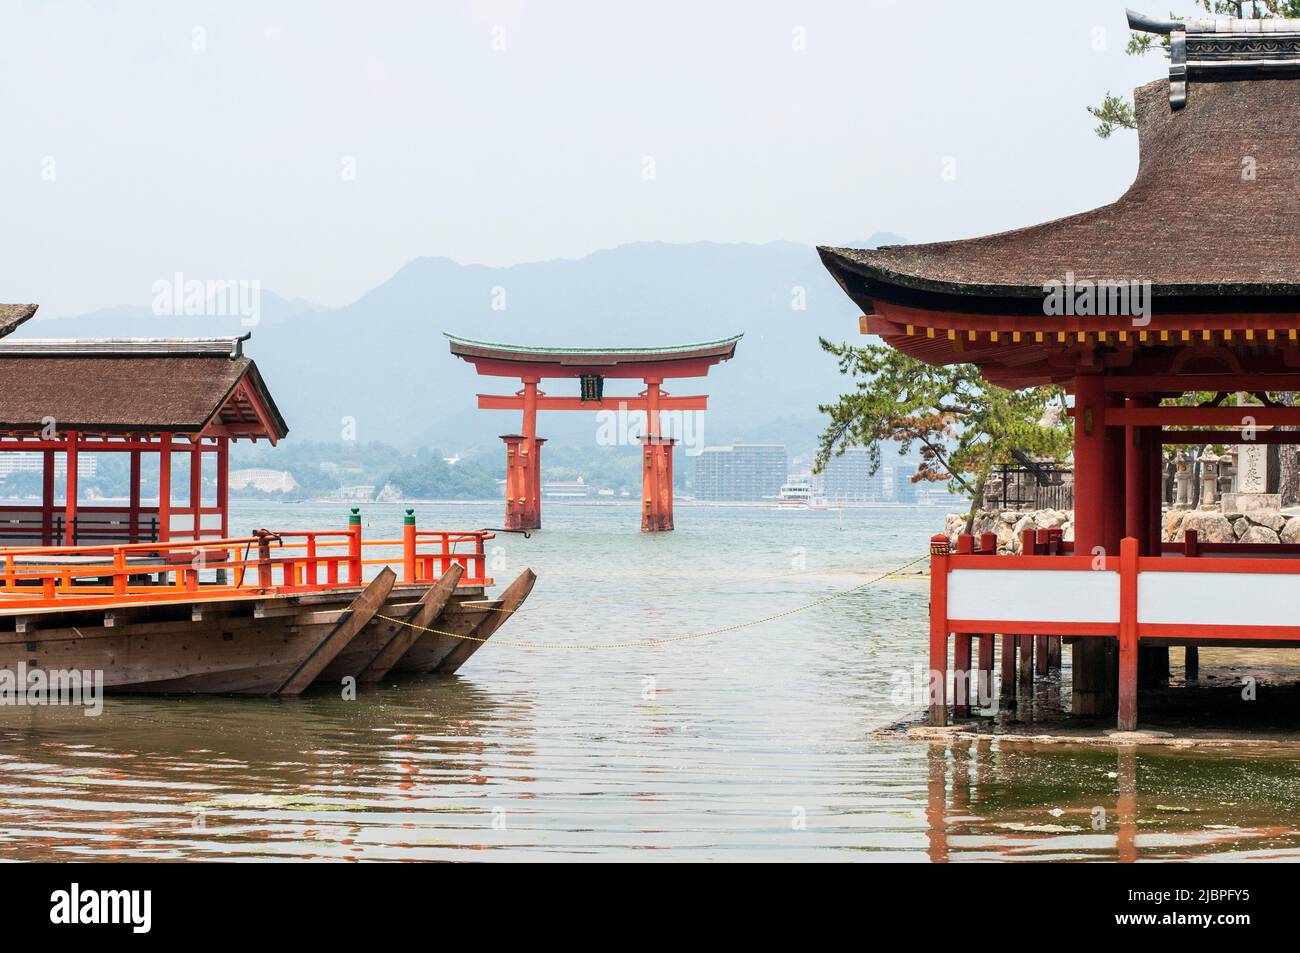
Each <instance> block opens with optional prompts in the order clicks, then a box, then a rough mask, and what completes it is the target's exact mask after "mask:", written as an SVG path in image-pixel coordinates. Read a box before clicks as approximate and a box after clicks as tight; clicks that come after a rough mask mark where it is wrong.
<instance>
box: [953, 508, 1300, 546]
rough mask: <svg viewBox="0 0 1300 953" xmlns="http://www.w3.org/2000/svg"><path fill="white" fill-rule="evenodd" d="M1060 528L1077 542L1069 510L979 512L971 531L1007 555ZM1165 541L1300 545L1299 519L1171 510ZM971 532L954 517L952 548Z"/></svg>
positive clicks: (1269, 514) (961, 518) (957, 515)
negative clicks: (1033, 536) (1034, 535)
mask: <svg viewBox="0 0 1300 953" xmlns="http://www.w3.org/2000/svg"><path fill="white" fill-rule="evenodd" d="M1057 527H1060V528H1061V529H1062V531H1063V533H1062V535H1063V538H1064V539H1067V540H1073V539H1074V513H1073V512H1071V511H1070V510H1031V511H1029V512H1016V511H1012V510H1003V511H1000V512H999V511H997V510H979V511H978V512H977V513H976V514H975V524H974V526H973V527H972V529H971V532H972V533H973V534H974V535H975V536H977V537H978V536H981V535H983V534H984V533H995V534H997V538H998V552H999V553H1000V554H1003V555H1012V556H1018V555H1020V534H1021V533H1022V532H1024V531H1025V530H1027V529H1033V530H1038V529H1056V528H1057ZM1164 527H1165V541H1166V542H1170V543H1180V542H1182V541H1183V536H1184V534H1185V533H1186V531H1187V530H1189V529H1194V530H1196V538H1197V539H1198V540H1199V541H1200V542H1202V543H1278V542H1281V543H1300V516H1292V517H1290V518H1288V517H1286V516H1285V515H1283V514H1282V513H1278V512H1276V511H1274V512H1251V513H1249V514H1246V513H1232V512H1230V513H1223V512H1220V510H1219V509H1218V507H1215V508H1214V509H1196V510H1181V509H1180V510H1168V511H1167V512H1166V513H1165V521H1164ZM965 528H966V517H965V516H964V515H963V514H960V513H949V514H948V515H947V517H946V519H945V520H944V533H945V535H947V537H948V539H949V540H950V542H951V543H952V545H953V546H956V545H957V537H958V535H960V534H961V533H962V532H963V531H964V530H965Z"/></svg>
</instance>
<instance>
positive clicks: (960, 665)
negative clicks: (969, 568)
mask: <svg viewBox="0 0 1300 953" xmlns="http://www.w3.org/2000/svg"><path fill="white" fill-rule="evenodd" d="M974 551H975V538H974V537H973V536H971V535H970V533H962V534H961V535H960V536H958V537H957V555H958V556H969V555H971V553H973V552H974ZM970 685H971V672H970V635H969V634H967V633H965V632H958V633H956V634H955V635H954V636H953V639H952V715H953V717H954V718H966V717H968V716H969V715H970Z"/></svg>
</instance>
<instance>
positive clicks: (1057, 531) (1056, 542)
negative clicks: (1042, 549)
mask: <svg viewBox="0 0 1300 953" xmlns="http://www.w3.org/2000/svg"><path fill="white" fill-rule="evenodd" d="M1064 552H1065V530H1063V529H1061V528H1060V527H1059V526H1055V527H1053V528H1051V529H1049V530H1048V531H1047V555H1049V556H1060V555H1063V554H1064ZM1046 655H1047V671H1048V672H1049V673H1050V672H1059V671H1060V670H1061V637H1060V636H1059V635H1049V636H1048V637H1047V653H1046Z"/></svg>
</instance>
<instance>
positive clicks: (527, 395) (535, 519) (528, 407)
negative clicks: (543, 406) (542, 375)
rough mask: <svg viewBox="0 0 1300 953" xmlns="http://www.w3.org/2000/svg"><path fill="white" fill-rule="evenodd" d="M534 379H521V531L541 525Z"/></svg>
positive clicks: (535, 385) (539, 447) (540, 488)
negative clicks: (522, 417)
mask: <svg viewBox="0 0 1300 953" xmlns="http://www.w3.org/2000/svg"><path fill="white" fill-rule="evenodd" d="M538 383H539V379H538V378H536V377H525V378H523V384H524V426H523V430H524V439H523V442H522V444H520V447H519V452H520V454H521V455H522V456H523V461H524V464H523V473H522V475H523V478H524V481H525V488H524V491H523V493H521V495H522V496H523V497H524V499H525V503H524V511H523V514H522V516H521V519H522V523H523V525H522V527H521V528H522V529H537V528H539V527H540V526H541V525H542V487H541V473H542V467H541V456H542V454H541V446H540V445H539V442H538V439H537V385H538Z"/></svg>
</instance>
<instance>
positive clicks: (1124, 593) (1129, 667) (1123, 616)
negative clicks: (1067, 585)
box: [1118, 536, 1138, 731]
mask: <svg viewBox="0 0 1300 953" xmlns="http://www.w3.org/2000/svg"><path fill="white" fill-rule="evenodd" d="M1137 572H1138V541H1137V540H1136V539H1134V538H1133V537H1131V536H1126V537H1125V538H1124V540H1123V541H1122V542H1121V543H1120V550H1119V720H1118V727H1119V730H1120V731H1133V730H1134V729H1136V728H1137V676H1138V631H1137V609H1138V590H1137Z"/></svg>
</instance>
